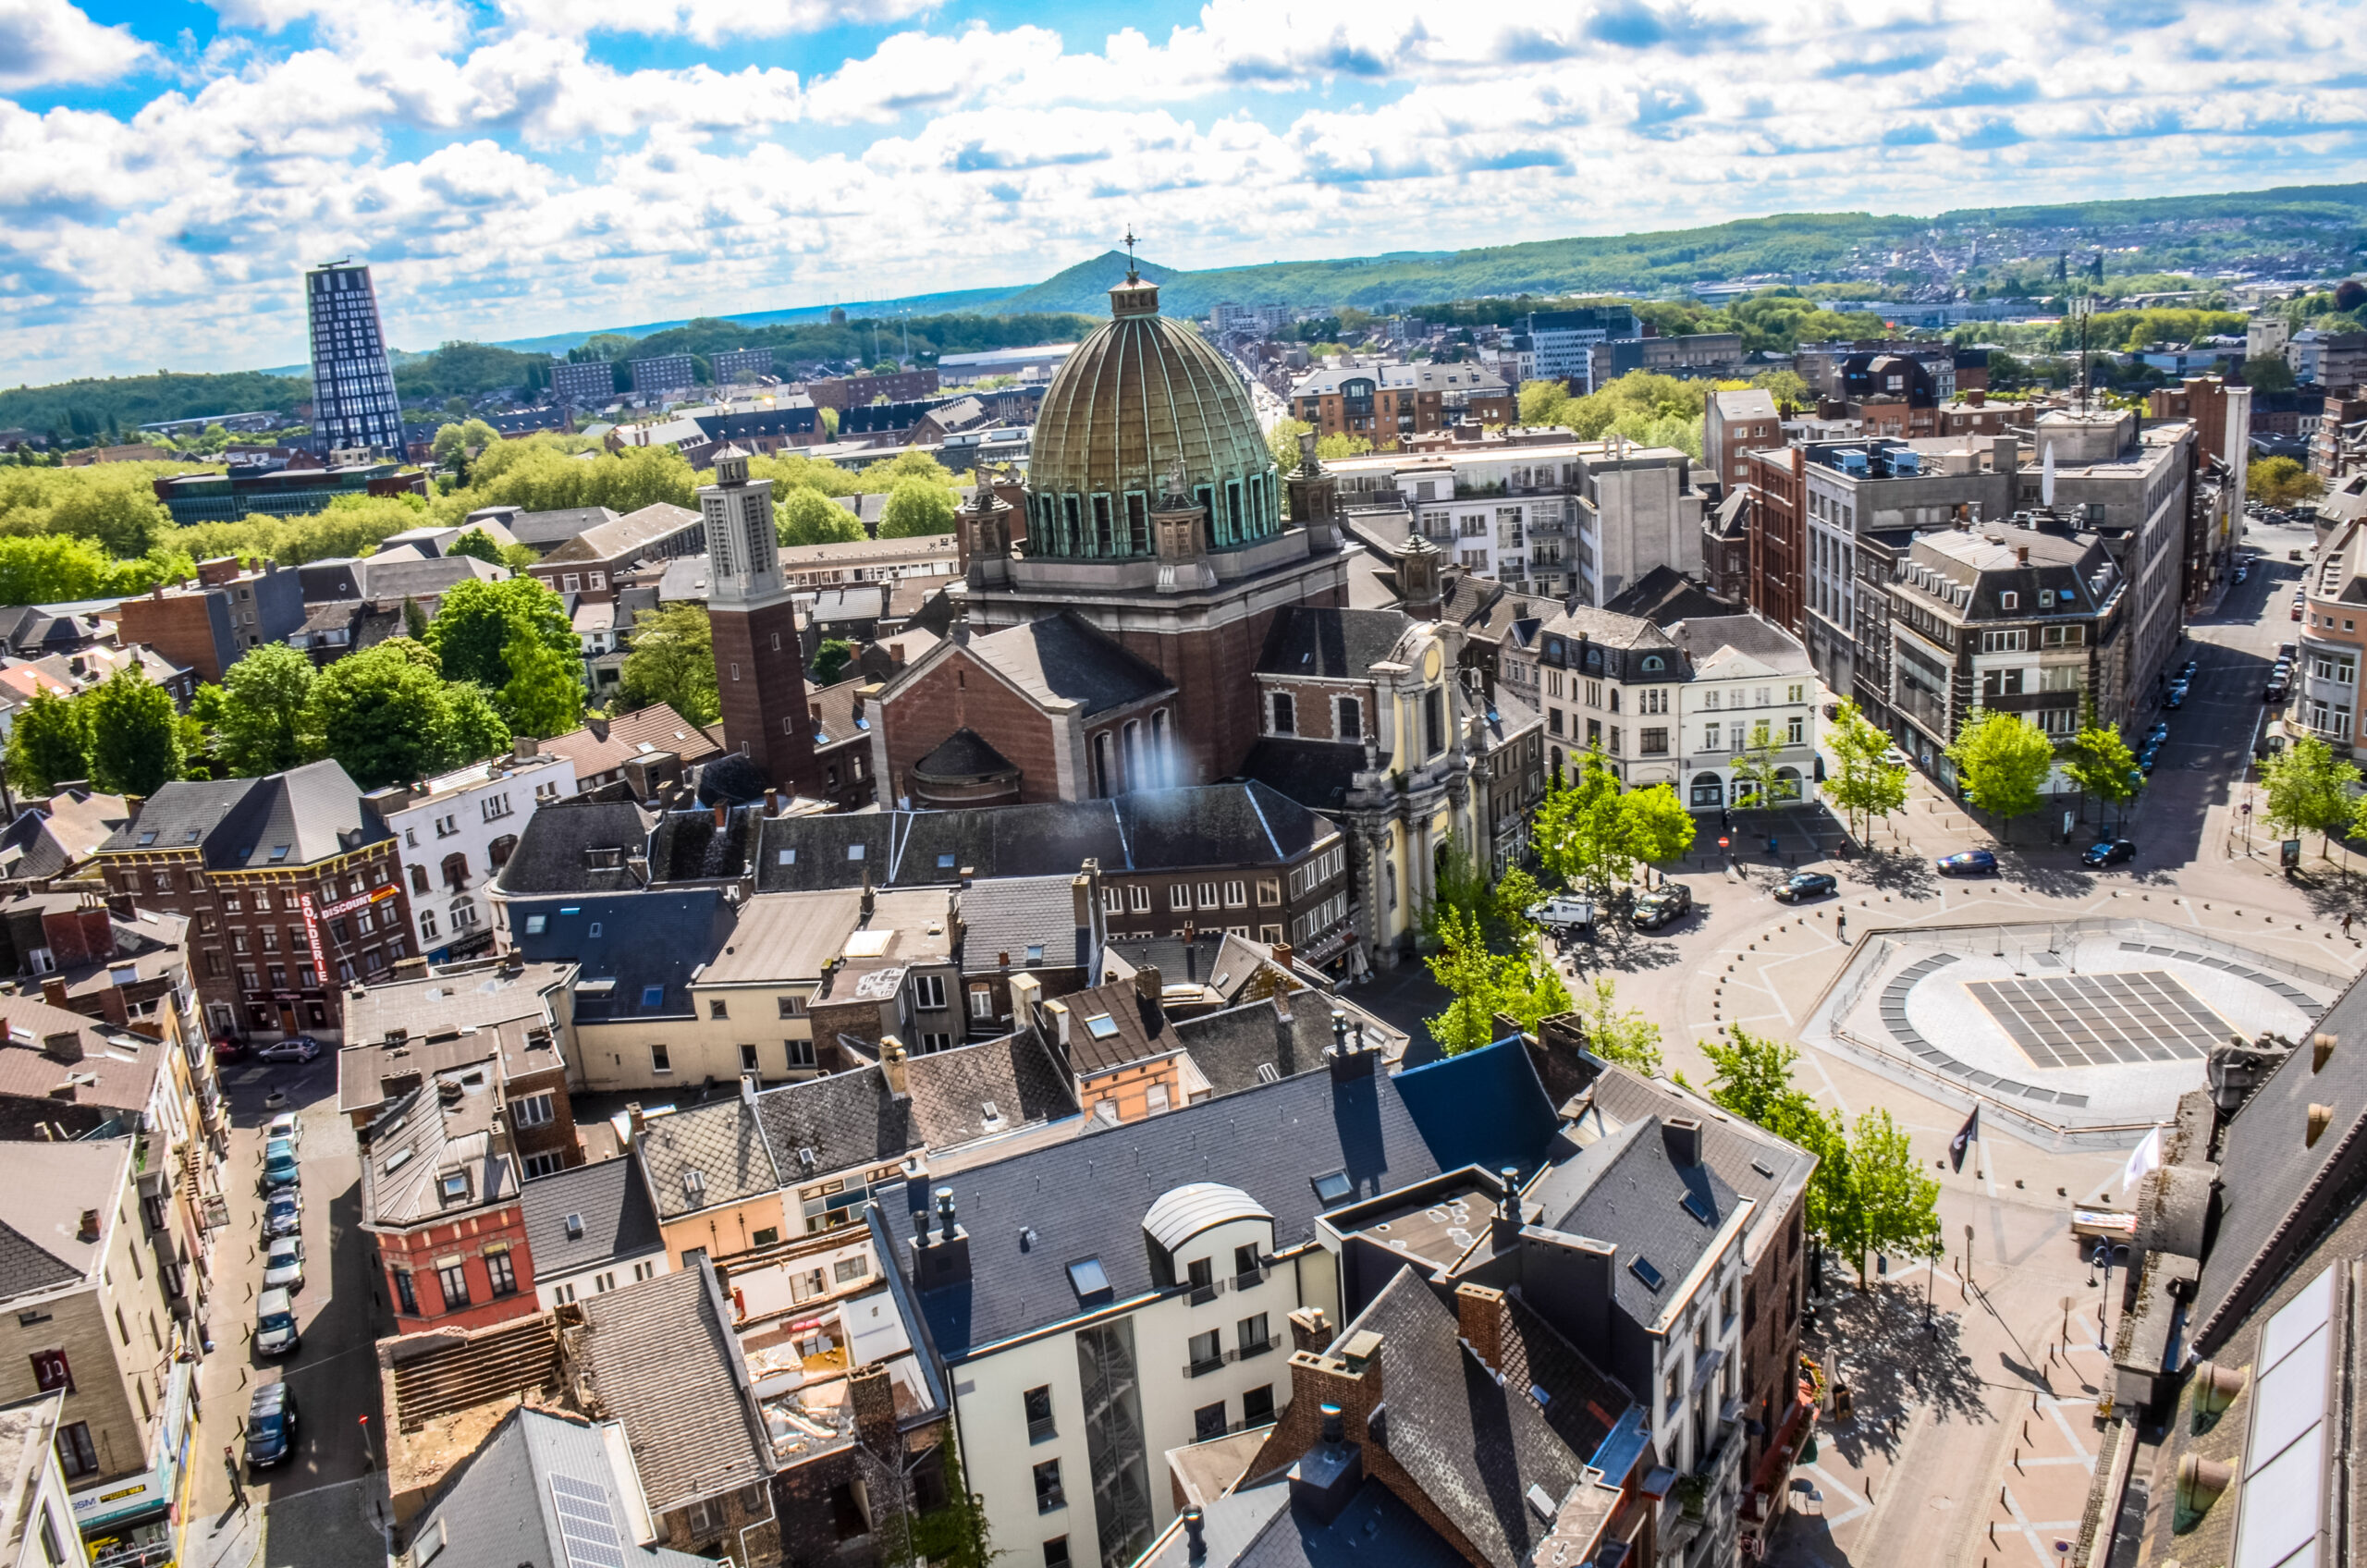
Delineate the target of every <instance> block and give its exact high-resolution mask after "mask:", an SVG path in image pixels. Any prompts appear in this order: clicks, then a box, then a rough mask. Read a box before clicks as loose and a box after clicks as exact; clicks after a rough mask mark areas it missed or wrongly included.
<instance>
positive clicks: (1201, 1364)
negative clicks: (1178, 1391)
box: [1184, 1355, 1226, 1378]
mask: <svg viewBox="0 0 2367 1568" xmlns="http://www.w3.org/2000/svg"><path fill="white" fill-rule="evenodd" d="M1225 1361H1226V1357H1224V1356H1222V1355H1219V1356H1217V1357H1215V1358H1214V1359H1212V1360H1208V1361H1187V1362H1185V1363H1184V1376H1185V1377H1186V1378H1205V1377H1207V1376H1208V1374H1209V1373H1211V1372H1221V1371H1223V1370H1224V1364H1225Z"/></svg>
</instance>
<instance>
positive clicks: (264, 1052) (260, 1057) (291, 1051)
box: [255, 1035, 321, 1061]
mask: <svg viewBox="0 0 2367 1568" xmlns="http://www.w3.org/2000/svg"><path fill="white" fill-rule="evenodd" d="M320 1054H321V1043H320V1042H319V1041H318V1040H315V1039H313V1037H312V1036H311V1035H290V1036H289V1037H288V1038H287V1039H285V1040H274V1041H273V1042H272V1043H271V1044H269V1045H267V1046H265V1047H263V1048H262V1049H261V1050H258V1051H256V1052H255V1060H257V1061H311V1060H313V1059H314V1058H316V1057H318V1056H319V1055H320Z"/></svg>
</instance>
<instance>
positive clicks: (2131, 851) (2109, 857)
mask: <svg viewBox="0 0 2367 1568" xmlns="http://www.w3.org/2000/svg"><path fill="white" fill-rule="evenodd" d="M2136 858H2137V846H2136V845H2135V844H2132V843H2130V842H2129V841H2128V839H2103V840H2102V841H2100V842H2098V843H2093V844H2090V845H2089V846H2088V847H2087V848H2086V849H2084V850H2082V851H2079V859H2080V861H2081V862H2082V863H2083V864H2088V865H2118V864H2120V863H2121V862H2123V861H2125V860H2135V859H2136Z"/></svg>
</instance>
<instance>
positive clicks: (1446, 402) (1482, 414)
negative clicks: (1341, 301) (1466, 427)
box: [1290, 364, 1512, 447]
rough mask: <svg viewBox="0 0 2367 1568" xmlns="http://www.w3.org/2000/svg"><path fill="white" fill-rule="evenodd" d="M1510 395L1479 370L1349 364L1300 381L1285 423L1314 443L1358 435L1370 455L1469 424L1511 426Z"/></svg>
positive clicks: (1499, 380) (1492, 376)
mask: <svg viewBox="0 0 2367 1568" xmlns="http://www.w3.org/2000/svg"><path fill="white" fill-rule="evenodd" d="M1511 404H1512V399H1511V388H1510V387H1508V386H1505V385H1504V382H1503V378H1502V377H1501V376H1499V375H1497V374H1496V373H1495V372H1493V371H1491V370H1489V369H1487V368H1486V367H1484V366H1481V365H1464V364H1449V365H1429V364H1423V365H1413V364H1354V365H1347V366H1343V367H1340V368H1337V369H1331V368H1327V369H1323V370H1318V371H1316V372H1314V373H1313V374H1309V375H1306V376H1303V377H1301V378H1300V379H1299V380H1298V382H1297V383H1296V384H1295V385H1294V386H1292V387H1291V398H1290V407H1291V416H1292V417H1293V418H1294V419H1301V420H1305V421H1306V423H1309V424H1311V425H1313V426H1315V430H1316V434H1318V435H1362V436H1365V437H1366V438H1367V439H1368V440H1370V441H1371V442H1372V443H1373V444H1374V445H1375V446H1377V447H1387V446H1391V445H1393V444H1394V443H1395V442H1396V440H1397V439H1398V438H1399V437H1401V436H1406V435H1429V433H1430V432H1432V431H1434V430H1442V429H1444V428H1445V427H1446V426H1448V425H1450V424H1454V423H1460V422H1461V421H1463V420H1465V419H1466V418H1469V419H1475V420H1478V421H1479V422H1481V423H1509V421H1510V419H1511V413H1510V409H1511Z"/></svg>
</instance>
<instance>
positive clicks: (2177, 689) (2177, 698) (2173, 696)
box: [2162, 680, 2187, 708]
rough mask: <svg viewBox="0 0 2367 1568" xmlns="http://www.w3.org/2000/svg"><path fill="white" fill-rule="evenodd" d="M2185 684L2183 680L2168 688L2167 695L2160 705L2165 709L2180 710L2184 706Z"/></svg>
mask: <svg viewBox="0 0 2367 1568" xmlns="http://www.w3.org/2000/svg"><path fill="white" fill-rule="evenodd" d="M2186 692H2187V686H2186V682H2185V681H2183V680H2181V681H2178V682H2177V684H2176V685H2174V686H2172V687H2171V688H2170V690H2169V694H2168V695H2167V696H2165V697H2164V698H2163V699H2162V705H2163V706H2164V707H2165V708H2182V707H2184V706H2186Z"/></svg>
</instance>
